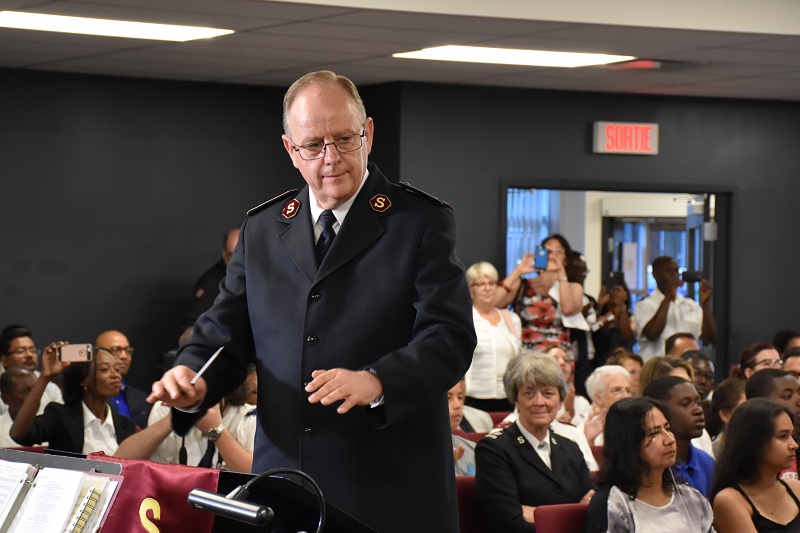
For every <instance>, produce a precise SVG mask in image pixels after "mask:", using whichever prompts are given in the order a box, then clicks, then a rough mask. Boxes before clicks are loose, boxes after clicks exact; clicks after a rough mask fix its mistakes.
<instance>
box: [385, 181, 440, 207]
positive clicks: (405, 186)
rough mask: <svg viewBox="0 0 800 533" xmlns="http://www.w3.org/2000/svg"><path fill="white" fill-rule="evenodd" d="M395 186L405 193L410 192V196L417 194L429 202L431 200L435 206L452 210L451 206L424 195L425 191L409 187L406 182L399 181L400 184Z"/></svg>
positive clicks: (431, 196)
mask: <svg viewBox="0 0 800 533" xmlns="http://www.w3.org/2000/svg"><path fill="white" fill-rule="evenodd" d="M396 185H397V186H398V187H400V188H401V189H404V190H406V191H408V192H410V193H412V194H417V195H419V196H422V197H424V198H428V199H429V200H433V201H434V202H436V203H437V204H439V205H441V206H442V207H446V208H448V209H453V206H452V205H450V204H448V203H447V202H445V201H444V200H440V199H438V198H437V197H435V196H433V195H431V194H428V193H426V192H425V191H422V190H420V189H417V188H416V187H413V186H411V184H409V183H408V182H405V181H401V182H400V183H397V184H396Z"/></svg>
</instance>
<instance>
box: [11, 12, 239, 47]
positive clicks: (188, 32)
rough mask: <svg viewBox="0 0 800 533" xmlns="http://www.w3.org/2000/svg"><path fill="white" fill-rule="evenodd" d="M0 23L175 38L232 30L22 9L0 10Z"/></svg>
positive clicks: (189, 38)
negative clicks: (54, 13)
mask: <svg viewBox="0 0 800 533" xmlns="http://www.w3.org/2000/svg"><path fill="white" fill-rule="evenodd" d="M0 27H3V28H15V29H20V30H38V31H55V32H60V33H80V34H83V35H100V36H104V37H127V38H130V39H153V40H157V41H178V42H184V41H193V40H195V39H208V38H210V37H218V36H220V35H228V34H229V33H233V30H222V29H218V28H203V27H199V26H175V25H172V24H153V23H147V22H129V21H125V20H107V19H93V18H84V17H65V16H60V15H43V14H39V13H23V12H21V11H0Z"/></svg>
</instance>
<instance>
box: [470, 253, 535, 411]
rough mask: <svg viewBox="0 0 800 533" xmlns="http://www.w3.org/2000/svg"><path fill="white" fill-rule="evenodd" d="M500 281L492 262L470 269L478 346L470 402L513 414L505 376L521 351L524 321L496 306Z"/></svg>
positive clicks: (474, 359)
mask: <svg viewBox="0 0 800 533" xmlns="http://www.w3.org/2000/svg"><path fill="white" fill-rule="evenodd" d="M497 280H498V275H497V269H495V268H494V266H492V264H491V263H487V262H481V263H475V264H474V265H472V266H471V267H469V268H468V269H467V284H468V285H469V291H470V294H471V295H472V318H473V320H474V322H475V333H476V334H477V337H478V345H477V346H476V347H475V353H474V355H473V357H472V365H471V366H470V368H469V370H468V371H467V376H466V379H467V401H466V403H467V405H469V406H471V407H475V408H477V409H482V410H484V411H511V410H512V409H513V406H512V405H511V404H510V403H509V401H508V399H507V397H506V393H505V388H504V386H503V375H504V374H505V371H506V366H507V365H508V362H509V361H510V360H511V359H512V358H513V357H514V356H515V355H517V354H518V353H519V351H520V346H521V335H522V322H521V321H520V318H519V316H517V315H516V314H515V313H512V312H511V311H509V310H508V309H498V308H497V307H495V305H494V298H495V289H496V288H497Z"/></svg>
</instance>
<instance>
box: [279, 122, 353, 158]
mask: <svg viewBox="0 0 800 533" xmlns="http://www.w3.org/2000/svg"><path fill="white" fill-rule="evenodd" d="M366 134H367V130H366V128H364V127H363V126H362V129H361V134H360V135H358V134H355V133H354V134H352V135H342V136H341V137H338V138H337V139H336V140H335V141H333V142H332V143H326V142H316V143H309V144H304V145H302V146H295V145H294V144H292V148H293V149H294V151H295V152H297V153H298V154H300V158H301V159H303V160H304V161H314V160H315V159H322V158H323V157H325V152H327V151H328V146H330V145H333V146H335V147H336V150H337V151H338V152H339V153H340V154H346V153H347V152H355V151H356V150H358V149H359V148H361V146H362V145H363V144H364V135H366Z"/></svg>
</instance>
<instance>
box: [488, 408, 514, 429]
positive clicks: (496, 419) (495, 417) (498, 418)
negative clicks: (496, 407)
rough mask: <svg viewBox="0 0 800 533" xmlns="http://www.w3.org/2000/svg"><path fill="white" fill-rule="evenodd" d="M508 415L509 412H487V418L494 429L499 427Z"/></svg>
mask: <svg viewBox="0 0 800 533" xmlns="http://www.w3.org/2000/svg"><path fill="white" fill-rule="evenodd" d="M510 414H511V411H489V416H491V417H492V423H493V424H494V427H500V424H502V423H503V419H504V418H505V417H507V416H508V415H510Z"/></svg>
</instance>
